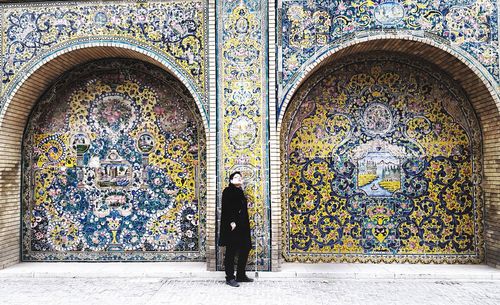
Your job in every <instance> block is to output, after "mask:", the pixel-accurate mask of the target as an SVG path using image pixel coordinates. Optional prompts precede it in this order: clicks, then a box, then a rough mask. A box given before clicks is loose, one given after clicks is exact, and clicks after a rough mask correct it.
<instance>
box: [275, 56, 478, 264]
mask: <svg viewBox="0 0 500 305" xmlns="http://www.w3.org/2000/svg"><path fill="white" fill-rule="evenodd" d="M280 128H281V164H282V168H281V172H282V176H281V179H282V190H283V191H282V208H283V210H282V213H283V220H284V223H283V224H282V225H283V255H284V257H285V259H286V260H288V261H313V262H315V261H351V262H353V261H361V262H378V261H384V262H462V263H466V262H468V263H470V262H475V263H478V262H481V261H483V259H484V232H483V221H484V220H483V197H482V188H481V180H482V175H483V171H482V166H483V163H482V160H483V155H482V138H481V128H480V125H479V121H478V119H477V117H476V114H475V111H474V109H473V106H472V104H471V102H470V100H469V98H468V96H467V94H466V93H465V91H464V90H463V89H462V88H461V87H460V85H459V84H458V82H457V81H456V80H453V79H452V78H450V77H449V75H447V74H446V73H445V72H444V71H443V70H442V69H441V68H440V67H437V66H435V65H432V64H430V63H428V62H426V61H425V60H423V59H421V58H419V57H415V56H411V55H407V54H401V53H390V52H373V51H371V52H366V53H359V54H357V55H353V56H349V57H343V58H338V60H336V61H333V60H329V62H328V64H325V65H322V66H321V68H318V69H317V70H316V71H315V72H314V73H313V74H312V76H310V77H309V78H308V79H307V80H306V81H305V82H304V83H302V85H301V86H300V87H299V89H298V90H297V91H296V92H295V94H294V95H293V98H292V100H291V102H290V104H289V105H288V108H287V110H286V113H285V114H284V117H283V123H282V125H281V126H280Z"/></svg>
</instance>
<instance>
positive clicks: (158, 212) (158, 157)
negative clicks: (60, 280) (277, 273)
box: [22, 59, 206, 261]
mask: <svg viewBox="0 0 500 305" xmlns="http://www.w3.org/2000/svg"><path fill="white" fill-rule="evenodd" d="M205 154H206V152H205V131H204V127H203V123H202V121H201V117H200V115H199V112H198V108H197V107H196V104H195V102H194V100H193V98H192V97H191V96H190V95H189V93H188V91H187V89H186V88H185V87H184V86H183V85H182V84H181V83H180V82H179V81H178V80H176V79H175V78H174V77H172V76H170V75H169V74H167V73H166V72H164V71H163V70H161V69H159V68H156V67H154V66H151V65H149V64H145V63H141V62H137V61H131V60H118V59H116V60H113V59H110V60H101V61H97V62H92V63H90V64H85V65H83V66H79V67H78V68H76V69H75V70H73V71H71V72H69V73H67V74H66V75H64V76H62V77H61V78H60V79H59V81H57V82H56V83H55V84H54V85H53V86H52V87H51V88H50V89H49V90H48V91H47V93H46V94H45V95H44V96H43V97H42V98H41V99H40V101H39V102H38V103H37V104H36V106H35V108H34V110H33V112H32V115H31V116H30V120H29V123H28V125H27V128H26V131H25V135H24V147H23V181H22V186H23V191H22V194H23V197H22V198H23V208H22V213H23V247H22V252H23V253H22V254H23V259H24V260H29V261H38V260H45V261H47V260H77V261H80V260H82V261H83V260H98V261H106V260H128V261H130V260H132V261H136V260H174V261H179V260H191V261H193V260H204V258H205V206H206V199H205V197H206V182H205V181H206V164H205V159H206V156H205Z"/></svg>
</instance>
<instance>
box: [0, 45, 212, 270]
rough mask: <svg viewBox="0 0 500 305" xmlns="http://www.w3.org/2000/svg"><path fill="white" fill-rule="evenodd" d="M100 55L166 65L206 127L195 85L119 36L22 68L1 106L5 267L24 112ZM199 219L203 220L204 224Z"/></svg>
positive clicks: (15, 244)
mask: <svg viewBox="0 0 500 305" xmlns="http://www.w3.org/2000/svg"><path fill="white" fill-rule="evenodd" d="M103 58H128V59H137V60H140V61H143V62H145V63H150V64H152V65H154V66H155V67H158V68H159V69H162V70H165V71H166V72H165V73H170V74H171V75H174V76H175V78H178V79H180V80H181V81H182V82H183V83H184V84H185V88H187V94H186V95H189V96H191V98H194V103H195V105H196V108H197V111H198V115H199V116H198V117H199V118H200V121H201V122H202V128H203V129H204V130H205V131H206V132H207V131H208V120H207V118H208V113H207V110H206V109H205V108H204V106H203V104H204V102H203V100H202V97H201V96H200V95H199V94H197V93H196V92H197V91H196V90H195V87H193V86H192V85H190V84H189V81H188V80H187V79H184V78H183V77H182V74H180V73H178V72H177V70H176V68H175V65H172V64H170V63H169V62H168V61H167V60H165V59H162V57H161V56H158V55H155V54H153V53H151V52H149V51H147V50H144V49H142V48H139V47H134V46H133V45H131V44H130V43H120V42H107V43H99V42H89V43H88V44H85V43H83V44H82V43H80V44H78V45H75V46H68V47H67V48H65V49H62V50H58V51H57V52H51V53H50V54H47V56H46V57H45V58H44V59H43V60H42V61H40V62H39V63H38V64H37V65H34V66H33V67H32V68H31V69H30V70H29V71H25V72H24V74H23V75H24V77H22V78H20V79H19V80H18V83H17V84H16V85H15V86H14V87H12V89H11V90H10V91H9V92H10V94H9V95H8V96H7V95H6V101H5V103H4V107H3V108H2V120H1V122H0V142H1V143H2V147H3V149H2V152H1V153H0V154H1V160H2V161H1V164H0V170H1V177H0V189H1V190H2V195H3V196H2V199H1V200H2V202H1V204H0V219H2V223H1V225H0V229H1V232H2V233H0V240H1V241H2V249H1V250H0V252H1V253H0V258H1V260H2V262H3V266H4V267H5V266H8V265H11V264H14V263H16V262H18V261H19V259H20V256H19V253H20V245H21V237H20V232H21V230H20V223H21V220H20V215H21V209H20V206H21V205H20V202H21V196H20V186H21V143H22V136H23V132H24V128H25V126H26V123H27V121H28V116H29V114H30V112H31V110H32V108H33V106H34V104H35V103H36V101H38V99H39V98H40V96H41V95H42V94H43V93H44V92H45V91H46V90H47V89H48V87H49V86H50V85H51V84H53V83H54V82H55V81H56V80H57V79H58V78H59V77H60V76H61V75H63V74H64V73H65V72H66V71H69V70H71V69H72V68H74V67H76V66H78V65H80V64H82V63H86V62H91V61H94V60H99V59H103ZM200 114H201V115H200ZM202 225H203V226H204V224H202Z"/></svg>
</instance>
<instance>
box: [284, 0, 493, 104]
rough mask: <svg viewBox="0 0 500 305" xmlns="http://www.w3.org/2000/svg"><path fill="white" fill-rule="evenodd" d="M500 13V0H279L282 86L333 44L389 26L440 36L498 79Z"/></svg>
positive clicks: (296, 76) (382, 30) (436, 38)
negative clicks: (499, 8)
mask: <svg viewBox="0 0 500 305" xmlns="http://www.w3.org/2000/svg"><path fill="white" fill-rule="evenodd" d="M498 13H499V12H498V3H497V1H496V0H453V1H442V0H434V1H431V0H419V1H403V0H373V1H360V0H312V1H305V0H279V1H278V16H277V18H278V23H279V24H280V27H279V29H280V30H279V32H278V37H279V38H278V39H279V41H280V51H279V52H280V57H279V59H278V67H279V68H278V69H279V78H280V87H281V88H282V89H283V90H284V91H288V89H289V88H290V86H291V84H293V83H295V80H296V79H297V78H298V77H300V75H301V74H302V73H304V72H307V71H306V67H307V66H309V65H310V63H311V62H314V61H315V60H317V59H318V57H319V56H321V55H322V54H325V53H327V52H328V50H329V49H331V48H334V47H336V46H338V45H340V44H342V43H343V42H345V41H348V40H351V39H353V38H357V37H359V36H358V35H362V36H364V37H366V38H367V39H369V37H370V36H372V35H373V34H377V33H380V32H384V31H390V32H393V33H394V32H397V33H402V32H408V33H411V34H414V35H415V36H434V37H435V38H434V39H435V40H437V41H439V43H444V44H445V45H449V46H450V47H451V48H452V49H460V50H463V51H465V52H466V53H468V54H470V55H471V56H472V58H474V59H476V61H477V62H476V63H477V64H479V65H480V66H482V67H484V68H485V69H486V70H487V71H488V74H489V75H490V76H491V77H492V78H493V79H494V80H495V81H498V80H499V79H500V71H499V63H500V60H499V50H498V47H499V38H498ZM353 34H355V37H353ZM282 97H283V96H282ZM282 101H283V100H281V101H279V103H280V105H279V108H280V109H284V108H283V107H282Z"/></svg>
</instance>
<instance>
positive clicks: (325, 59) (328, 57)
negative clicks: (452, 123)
mask: <svg viewBox="0 0 500 305" xmlns="http://www.w3.org/2000/svg"><path fill="white" fill-rule="evenodd" d="M372 51H388V52H400V53H404V54H408V55H413V56H418V57H421V58H423V59H424V60H426V61H429V62H431V63H435V64H436V65H438V66H440V67H442V69H443V70H445V71H446V72H447V73H450V74H451V76H452V77H453V78H455V79H457V80H458V81H459V82H462V79H466V80H465V81H464V82H468V81H469V80H467V77H468V75H470V74H471V73H472V74H473V75H475V76H476V78H477V80H478V82H479V83H481V84H480V85H478V86H477V87H479V86H484V87H485V88H486V89H487V90H488V91H489V93H490V95H491V98H492V99H493V102H494V103H495V104H496V105H497V108H498V109H499V112H500V89H499V86H498V81H497V80H496V78H495V77H494V76H493V75H492V74H491V73H490V72H489V71H488V70H487V69H486V68H485V67H483V66H482V65H481V63H480V62H479V61H478V60H477V59H476V58H475V57H473V56H472V55H471V54H469V53H467V52H466V51H464V50H462V49H460V48H457V47H456V46H455V45H453V44H449V42H447V41H445V40H442V39H436V37H433V36H432V35H430V36H429V37H427V36H425V35H416V34H407V33H397V32H391V33H389V34H387V33H386V32H383V31H371V32H366V33H363V32H360V33H359V34H357V35H350V36H347V37H346V38H344V39H342V40H340V41H339V42H338V44H331V45H326V46H323V47H322V48H321V49H320V50H318V52H315V53H314V54H311V56H310V57H308V58H307V60H306V61H305V62H304V63H303V64H302V65H301V67H300V70H298V71H297V73H295V74H294V77H293V78H291V79H290V80H289V81H288V82H283V83H282V84H281V87H280V90H281V95H280V97H281V98H280V100H278V101H277V104H276V109H277V127H278V129H279V128H280V127H281V123H282V120H283V115H284V113H285V110H286V109H287V107H288V104H289V103H290V100H291V99H292V97H293V96H294V94H295V92H296V91H297V89H298V88H299V87H300V86H301V85H302V84H303V83H304V82H305V81H306V80H307V79H308V78H309V77H310V76H311V75H312V74H313V73H314V72H315V71H317V70H318V69H320V68H321V67H323V66H325V65H328V64H330V63H332V62H334V61H336V60H341V59H342V58H344V57H346V58H348V57H349V56H352V55H353V54H357V53H366V52H372ZM443 58H444V59H443ZM464 87H465V86H464ZM464 89H465V90H466V91H467V90H468V88H464ZM473 89H476V88H473ZM476 90H477V89H476ZM473 103H474V101H473Z"/></svg>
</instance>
